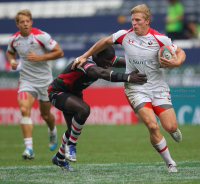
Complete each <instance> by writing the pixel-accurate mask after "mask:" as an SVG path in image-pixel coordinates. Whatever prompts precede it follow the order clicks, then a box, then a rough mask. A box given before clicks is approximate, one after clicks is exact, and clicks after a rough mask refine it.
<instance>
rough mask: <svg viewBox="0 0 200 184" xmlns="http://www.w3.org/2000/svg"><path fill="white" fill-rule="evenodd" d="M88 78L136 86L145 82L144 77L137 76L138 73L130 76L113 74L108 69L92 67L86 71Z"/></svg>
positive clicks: (113, 72) (142, 75)
mask: <svg viewBox="0 0 200 184" xmlns="http://www.w3.org/2000/svg"><path fill="white" fill-rule="evenodd" d="M87 74H88V76H90V77H94V78H101V79H104V80H107V81H111V82H130V83H137V84H144V83H146V82H147V78H146V75H144V74H138V71H133V72H131V73H130V74H124V73H119V72H115V71H112V70H109V69H103V68H101V67H97V66H93V67H91V68H90V69H88V73H87Z"/></svg>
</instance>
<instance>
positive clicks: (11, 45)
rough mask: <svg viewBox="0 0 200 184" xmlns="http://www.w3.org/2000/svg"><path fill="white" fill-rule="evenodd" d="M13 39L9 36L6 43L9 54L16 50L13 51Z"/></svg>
mask: <svg viewBox="0 0 200 184" xmlns="http://www.w3.org/2000/svg"><path fill="white" fill-rule="evenodd" d="M14 38H15V37H14V36H11V37H10V39H9V41H8V48H7V50H8V51H9V52H11V53H14V52H16V50H15V48H14V46H13V42H14Z"/></svg>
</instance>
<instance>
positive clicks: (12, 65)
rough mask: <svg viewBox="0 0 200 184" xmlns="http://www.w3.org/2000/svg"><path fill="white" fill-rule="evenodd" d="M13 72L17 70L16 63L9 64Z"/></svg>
mask: <svg viewBox="0 0 200 184" xmlns="http://www.w3.org/2000/svg"><path fill="white" fill-rule="evenodd" d="M10 65H11V67H12V69H13V70H16V69H17V66H18V65H19V62H18V61H15V62H14V63H12V64H10Z"/></svg>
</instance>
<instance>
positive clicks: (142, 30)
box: [131, 13, 150, 36]
mask: <svg viewBox="0 0 200 184" xmlns="http://www.w3.org/2000/svg"><path fill="white" fill-rule="evenodd" d="M131 19H132V26H133V28H134V32H135V34H137V35H138V36H144V35H146V33H147V32H148V30H149V27H150V26H149V21H150V20H149V19H147V20H145V19H144V17H143V13H134V14H132V17H131Z"/></svg>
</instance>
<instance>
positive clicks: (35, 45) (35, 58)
mask: <svg viewBox="0 0 200 184" xmlns="http://www.w3.org/2000/svg"><path fill="white" fill-rule="evenodd" d="M15 21H16V25H17V27H18V28H19V29H20V31H18V32H17V33H15V34H14V35H12V36H11V38H10V40H9V44H8V49H7V52H6V54H7V57H8V60H9V61H10V63H11V66H12V69H13V70H16V68H17V66H18V64H19V63H18V61H16V53H18V54H19V56H20V62H21V70H20V83H19V91H18V103H19V105H20V110H21V119H20V123H21V127H22V132H23V135H24V143H25V146H26V149H25V150H24V152H23V154H22V157H23V158H24V159H26V158H28V159H32V158H34V151H33V138H32V132H33V124H32V121H31V118H30V114H31V107H32V105H33V103H34V101H35V99H36V97H38V100H39V102H40V113H41V116H42V118H43V119H44V120H45V122H46V123H47V125H48V127H49V128H48V131H49V134H50V144H49V147H50V150H55V149H56V146H57V144H58V141H57V130H56V126H55V120H54V116H53V114H51V113H50V102H49V99H48V93H47V88H48V85H49V84H50V83H51V82H52V72H51V68H50V66H49V65H48V63H47V60H50V59H51V60H53V59H57V58H60V57H62V56H63V51H62V49H61V48H60V46H59V45H58V44H57V43H56V41H54V40H53V39H52V38H51V36H50V35H49V34H48V33H46V32H43V31H41V30H39V29H37V28H32V24H33V20H32V14H31V12H30V11H29V10H21V11H19V12H18V13H17V14H16V16H15ZM48 51H50V52H49V53H48Z"/></svg>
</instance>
